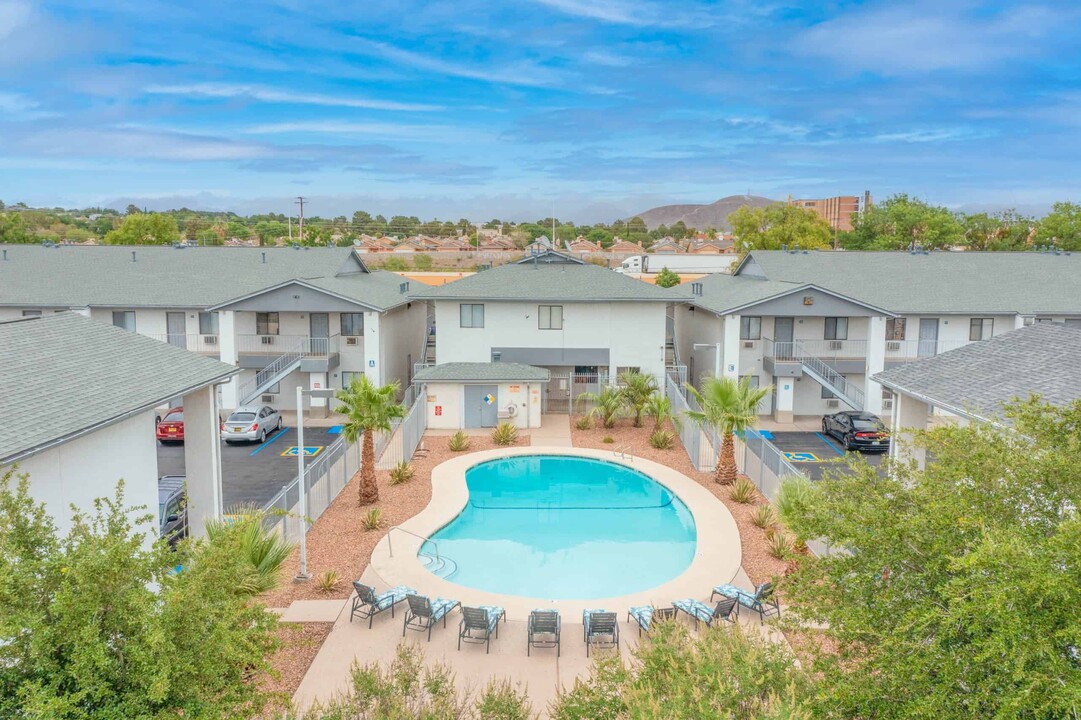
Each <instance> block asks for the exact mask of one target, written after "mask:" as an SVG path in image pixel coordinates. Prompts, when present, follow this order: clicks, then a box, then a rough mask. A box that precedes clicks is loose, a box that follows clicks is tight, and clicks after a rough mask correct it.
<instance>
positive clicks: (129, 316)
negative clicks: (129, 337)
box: [113, 310, 135, 332]
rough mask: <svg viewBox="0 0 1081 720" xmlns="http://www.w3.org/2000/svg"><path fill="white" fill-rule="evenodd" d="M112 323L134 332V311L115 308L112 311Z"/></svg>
mask: <svg viewBox="0 0 1081 720" xmlns="http://www.w3.org/2000/svg"><path fill="white" fill-rule="evenodd" d="M113 325H116V326H117V327H118V328H124V329H125V330H130V331H131V332H135V311H134V310H116V311H114V312H113Z"/></svg>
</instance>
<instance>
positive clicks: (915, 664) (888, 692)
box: [784, 399, 1081, 720]
mask: <svg viewBox="0 0 1081 720" xmlns="http://www.w3.org/2000/svg"><path fill="white" fill-rule="evenodd" d="M1005 416H1006V417H1007V418H1008V419H1009V420H1011V421H1012V423H1013V428H1014V429H1013V430H1012V431H1011V430H1007V429H1001V428H996V427H993V426H988V425H984V424H973V425H969V426H968V427H953V426H949V427H940V428H936V429H934V430H931V431H925V432H921V433H919V434H917V437H916V442H917V444H918V445H920V446H922V447H924V448H926V450H927V453H928V456H929V457H934V461H933V462H930V463H928V464H927V466H926V468H924V469H922V470H921V469H918V468H916V467H915V465H914V464H902V463H887V467H886V468H885V471H884V472H879V471H878V470H877V469H876V468H872V467H869V466H867V465H866V464H864V463H862V462H859V461H853V462H851V464H850V468H849V472H837V473H827V476H826V477H825V478H824V479H822V480H821V481H818V482H815V483H813V484H812V485H811V487H810V494H809V497H808V498H807V499H806V500H805V501H804V502H801V503H797V504H796V506H795V507H794V508H793V509H791V511H790V512H789V513H788V515H790V517H789V523H790V524H791V527H792V529H793V530H795V531H796V532H797V533H798V534H800V535H802V536H803V537H815V538H823V539H825V540H827V541H829V542H830V543H831V544H832V545H833V546H834V547H844V548H846V549H847V550H848V552H844V553H836V554H832V555H830V556H828V557H826V558H823V559H820V560H817V561H812V560H804V561H802V562H801V563H800V564H799V567H798V569H797V570H796V571H795V572H794V574H793V575H791V576H790V578H788V580H787V581H786V583H785V585H784V592H785V597H786V600H787V602H788V606H789V608H790V611H791V614H792V616H794V617H795V618H796V619H797V620H803V621H806V620H808V619H810V618H813V619H814V621H815V623H816V627H820V628H824V630H823V632H824V633H825V634H826V635H827V636H828V639H829V640H830V644H831V645H832V646H833V647H834V648H835V649H834V650H833V651H832V652H829V653H825V652H823V653H820V654H818V656H817V657H816V658H815V659H814V665H813V667H812V671H813V672H815V673H820V674H821V676H822V677H823V678H824V679H825V680H826V682H825V683H824V684H823V686H822V688H821V690H820V694H819V697H818V698H817V702H816V704H817V705H819V707H820V709H821V710H822V711H823V716H829V717H866V718H870V717H875V718H885V719H887V720H889V719H890V718H913V717H928V718H929V717H935V718H1028V719H1032V720H1035V719H1037V718H1039V719H1044V718H1072V717H1075V716H1076V715H1077V713H1078V710H1079V709H1081V655H1079V644H1081V643H1079V638H1081V610H1079V608H1081V517H1079V515H1078V508H1079V507H1081V466H1079V465H1078V464H1077V462H1076V457H1077V454H1078V452H1081V402H1074V403H1073V404H1072V405H1069V406H1068V407H1064V408H1055V407H1052V406H1049V405H1045V404H1042V403H1040V402H1039V401H1038V399H1030V400H1028V401H1025V402H1017V403H1015V404H1013V405H1011V406H1009V407H1008V408H1007V409H1006V412H1005Z"/></svg>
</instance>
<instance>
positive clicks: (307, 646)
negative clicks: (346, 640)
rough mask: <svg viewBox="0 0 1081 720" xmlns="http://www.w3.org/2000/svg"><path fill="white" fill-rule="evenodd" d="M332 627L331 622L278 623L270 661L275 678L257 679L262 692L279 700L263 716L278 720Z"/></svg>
mask: <svg viewBox="0 0 1081 720" xmlns="http://www.w3.org/2000/svg"><path fill="white" fill-rule="evenodd" d="M333 627H334V623H328V622H305V623H282V624H281V625H279V626H278V639H279V640H280V641H281V644H280V645H279V646H278V651H277V652H276V653H275V654H274V657H272V658H271V659H270V664H271V666H272V667H273V668H274V670H275V671H276V673H275V675H276V676H275V675H267V676H265V677H263V678H262V679H261V680H260V684H261V686H262V688H263V690H264V691H266V692H267V693H271V694H277V695H278V696H279V697H280V700H279V701H278V702H276V703H274V706H273V707H272V708H269V709H268V713H267V714H265V715H264V717H280V716H281V713H282V712H284V711H285V710H287V709H288V708H289V705H290V704H291V702H292V698H293V693H295V692H296V691H297V688H298V687H300V682H301V680H303V679H304V675H305V674H307V672H308V668H309V667H311V664H312V661H313V660H315V656H316V655H318V654H319V648H321V647H323V642H324V641H325V640H326V639H327V635H329V634H330V630H331V628H333Z"/></svg>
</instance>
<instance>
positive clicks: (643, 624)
mask: <svg viewBox="0 0 1081 720" xmlns="http://www.w3.org/2000/svg"><path fill="white" fill-rule="evenodd" d="M627 612H628V614H629V615H630V616H631V617H632V618H634V621H635V622H636V623H638V627H640V628H642V629H643V630H649V624H650V623H651V622H653V606H652V605H640V606H638V607H632V608H631V609H630V610H628V611H627Z"/></svg>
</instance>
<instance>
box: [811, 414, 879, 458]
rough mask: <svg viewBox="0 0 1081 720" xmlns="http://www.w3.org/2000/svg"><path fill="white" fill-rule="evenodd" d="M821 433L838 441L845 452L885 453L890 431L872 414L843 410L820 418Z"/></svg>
mask: <svg viewBox="0 0 1081 720" xmlns="http://www.w3.org/2000/svg"><path fill="white" fill-rule="evenodd" d="M822 432H823V433H824V434H826V435H832V436H833V437H835V438H837V439H838V440H840V441H841V442H842V443H843V444H844V446H845V450H860V451H870V452H885V451H887V450H889V449H890V431H889V430H888V429H887V428H886V426H885V425H883V424H882V421H881V420H880V419H879V418H878V416H877V415H875V414H874V413H869V412H861V411H859V410H844V411H842V412H839V413H834V414H832V415H826V416H825V417H823V418H822Z"/></svg>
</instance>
